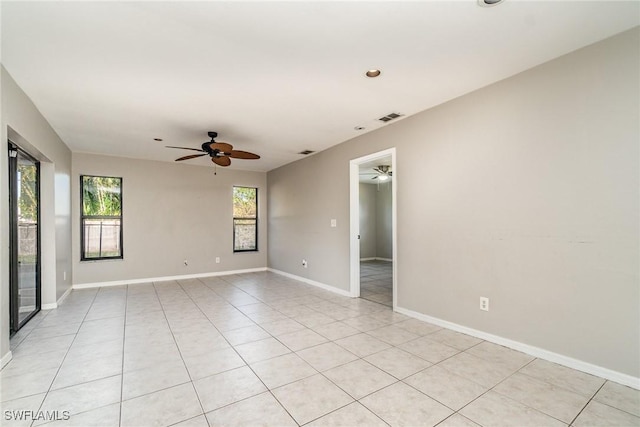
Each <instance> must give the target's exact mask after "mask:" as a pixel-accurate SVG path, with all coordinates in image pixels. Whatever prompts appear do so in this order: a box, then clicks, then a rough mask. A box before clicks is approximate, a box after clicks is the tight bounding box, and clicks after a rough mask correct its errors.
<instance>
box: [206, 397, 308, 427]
mask: <svg viewBox="0 0 640 427" xmlns="http://www.w3.org/2000/svg"><path fill="white" fill-rule="evenodd" d="M206 415H207V420H208V421H209V425H211V426H234V427H254V426H255V427H270V426H281V427H288V426H292V427H296V426H297V424H296V422H295V421H294V420H293V419H292V418H291V417H290V416H289V414H287V411H285V410H284V408H283V407H282V406H281V405H280V403H278V401H277V400H276V399H274V397H273V396H272V395H271V393H262V394H260V395H258V396H254V397H251V398H249V399H246V400H242V401H240V402H236V403H234V404H232V405H229V406H225V407H224V408H221V409H218V410H216V411H212V412H209V413H207V414H206Z"/></svg>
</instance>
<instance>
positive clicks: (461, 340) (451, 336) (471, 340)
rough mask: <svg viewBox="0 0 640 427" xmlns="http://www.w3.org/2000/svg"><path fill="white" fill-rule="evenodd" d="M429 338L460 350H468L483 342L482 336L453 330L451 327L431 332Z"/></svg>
mask: <svg viewBox="0 0 640 427" xmlns="http://www.w3.org/2000/svg"><path fill="white" fill-rule="evenodd" d="M429 339H430V340H432V341H437V342H440V343H442V344H446V345H448V346H449V347H453V348H457V349H458V350H466V349H468V348H470V347H473V346H474V345H476V344H480V343H481V342H482V340H481V339H480V338H476V337H472V336H471V335H466V334H462V333H460V332H456V331H452V330H451V329H441V330H439V331H437V332H434V333H432V334H429Z"/></svg>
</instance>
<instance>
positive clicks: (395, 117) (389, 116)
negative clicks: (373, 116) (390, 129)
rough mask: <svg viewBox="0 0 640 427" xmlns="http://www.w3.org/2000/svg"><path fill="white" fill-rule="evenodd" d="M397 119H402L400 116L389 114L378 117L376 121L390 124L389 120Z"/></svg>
mask: <svg viewBox="0 0 640 427" xmlns="http://www.w3.org/2000/svg"><path fill="white" fill-rule="evenodd" d="M398 117H402V114H398V113H389V114H387V115H386V116H384V117H380V118H379V119H378V120H380V121H381V122H390V121H391V120H393V119H397V118H398Z"/></svg>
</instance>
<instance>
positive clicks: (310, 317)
mask: <svg viewBox="0 0 640 427" xmlns="http://www.w3.org/2000/svg"><path fill="white" fill-rule="evenodd" d="M293 320H295V321H296V322H298V323H301V324H303V325H304V326H306V327H307V328H311V329H313V328H315V327H316V326H320V325H326V324H327V323H333V322H335V319H332V318H331V317H329V316H325V315H324V314H322V313H318V312H316V313H309V314H303V315H301V316H294V317H293Z"/></svg>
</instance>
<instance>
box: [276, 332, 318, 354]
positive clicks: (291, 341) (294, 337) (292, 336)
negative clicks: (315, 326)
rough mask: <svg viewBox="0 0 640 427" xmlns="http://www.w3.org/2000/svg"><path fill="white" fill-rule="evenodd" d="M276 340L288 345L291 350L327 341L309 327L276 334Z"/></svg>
mask: <svg viewBox="0 0 640 427" xmlns="http://www.w3.org/2000/svg"><path fill="white" fill-rule="evenodd" d="M278 341H280V342H281V343H283V344H284V345H286V346H287V347H289V349H291V350H292V351H298V350H302V349H305V348H309V347H313V346H315V345H318V344H322V343H325V342H327V339H326V338H325V337H323V336H322V335H320V334H317V333H315V332H313V331H312V330H311V329H307V328H305V329H302V330H300V331H296V332H291V333H288V334H284V335H280V336H278Z"/></svg>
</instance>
